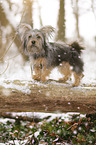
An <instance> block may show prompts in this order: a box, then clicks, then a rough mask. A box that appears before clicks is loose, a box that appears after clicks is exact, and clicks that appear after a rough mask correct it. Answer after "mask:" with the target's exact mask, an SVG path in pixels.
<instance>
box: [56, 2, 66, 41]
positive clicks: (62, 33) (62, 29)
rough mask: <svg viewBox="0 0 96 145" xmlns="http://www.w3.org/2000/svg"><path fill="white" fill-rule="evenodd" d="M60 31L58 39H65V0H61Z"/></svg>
mask: <svg viewBox="0 0 96 145" xmlns="http://www.w3.org/2000/svg"><path fill="white" fill-rule="evenodd" d="M57 25H58V32H57V37H56V40H62V41H64V40H65V28H66V27H65V0H60V8H59V15H58V24H57Z"/></svg>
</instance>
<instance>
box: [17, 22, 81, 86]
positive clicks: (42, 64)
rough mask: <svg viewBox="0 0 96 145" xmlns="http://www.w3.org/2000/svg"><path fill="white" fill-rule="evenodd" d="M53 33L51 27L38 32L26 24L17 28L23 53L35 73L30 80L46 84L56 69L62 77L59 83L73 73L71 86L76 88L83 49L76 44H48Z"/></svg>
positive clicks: (79, 78)
mask: <svg viewBox="0 0 96 145" xmlns="http://www.w3.org/2000/svg"><path fill="white" fill-rule="evenodd" d="M54 31H55V29H54V28H53V27H51V26H45V27H42V28H41V29H40V30H38V29H32V27H31V26H30V25H28V24H20V26H19V28H18V32H19V35H20V38H21V41H22V44H23V50H24V53H25V55H27V56H28V57H29V58H30V62H31V64H32V65H31V70H32V72H33V70H34V71H35V75H33V74H32V78H33V79H34V80H40V81H42V82H46V80H47V79H46V77H47V76H48V75H49V74H50V72H51V70H52V69H53V68H54V67H58V69H59V71H60V72H61V74H63V75H64V77H63V78H61V79H60V81H62V82H65V81H67V80H68V79H69V78H70V76H71V74H72V73H73V74H74V78H75V82H74V83H73V86H78V85H79V83H80V80H81V78H82V77H83V61H82V59H81V57H80V55H81V51H82V50H83V47H81V46H80V45H79V44H78V43H77V42H73V43H72V44H71V45H67V44H65V43H57V42H54V43H52V42H49V41H48V37H51V35H52V32H54ZM32 66H33V67H32Z"/></svg>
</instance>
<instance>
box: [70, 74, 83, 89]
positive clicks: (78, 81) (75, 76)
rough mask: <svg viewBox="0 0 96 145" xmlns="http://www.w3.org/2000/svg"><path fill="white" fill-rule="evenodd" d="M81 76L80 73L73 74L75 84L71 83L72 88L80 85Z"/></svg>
mask: <svg viewBox="0 0 96 145" xmlns="http://www.w3.org/2000/svg"><path fill="white" fill-rule="evenodd" d="M83 76H84V75H83V74H82V73H79V74H77V73H76V72H74V78H75V82H74V83H73V85H72V86H73V87H76V86H78V85H79V84H80V81H81V79H82V78H83Z"/></svg>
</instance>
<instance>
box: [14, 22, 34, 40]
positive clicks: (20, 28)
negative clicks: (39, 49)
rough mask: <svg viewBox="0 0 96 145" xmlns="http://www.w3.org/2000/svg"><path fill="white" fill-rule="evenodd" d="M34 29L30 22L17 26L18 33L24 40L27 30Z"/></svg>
mask: <svg viewBox="0 0 96 145" xmlns="http://www.w3.org/2000/svg"><path fill="white" fill-rule="evenodd" d="M30 29H32V27H31V26H30V25H28V24H25V23H21V24H20V25H19V26H18V27H17V33H18V34H19V36H20V39H21V41H23V40H24V35H25V33H26V31H28V30H30Z"/></svg>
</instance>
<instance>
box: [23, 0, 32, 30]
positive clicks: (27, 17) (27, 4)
mask: <svg viewBox="0 0 96 145" xmlns="http://www.w3.org/2000/svg"><path fill="white" fill-rule="evenodd" d="M23 4H24V17H23V18H22V22H24V23H27V24H29V25H31V26H32V28H33V19H32V12H33V11H32V5H33V0H23Z"/></svg>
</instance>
